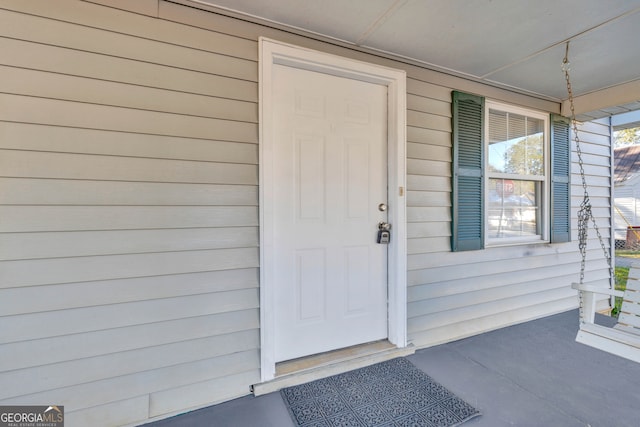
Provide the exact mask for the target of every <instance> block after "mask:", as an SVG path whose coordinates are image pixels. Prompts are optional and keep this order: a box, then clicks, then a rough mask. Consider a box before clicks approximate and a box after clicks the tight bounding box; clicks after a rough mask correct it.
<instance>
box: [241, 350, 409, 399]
mask: <svg viewBox="0 0 640 427" xmlns="http://www.w3.org/2000/svg"><path fill="white" fill-rule="evenodd" d="M415 351H416V350H415V347H414V346H413V345H412V344H410V345H409V346H407V347H404V348H398V347H396V346H395V345H394V344H391V343H390V342H389V341H387V340H381V341H374V342H370V343H366V344H360V345H355V346H352V347H347V348H343V349H339V350H333V351H329V352H326V353H320V354H314V355H311V356H307V357H301V358H299V359H293V360H287V361H285V362H280V363H277V364H276V377H275V378H274V379H273V380H270V381H266V382H264V383H259V384H254V385H252V386H251V390H252V391H253V394H254V395H255V396H260V395H263V394H267V393H271V392H274V391H278V390H280V389H282V388H285V387H291V386H294V385H299V384H304V383H307V382H310V381H315V380H317V379H320V378H326V377H330V376H332V375H337V374H341V373H343V372H348V371H352V370H354V369H358V368H363V367H365V366H369V365H374V364H376V363H380V362H384V361H385V360H389V359H395V358H396V357H404V356H409V355H411V354H413V353H415Z"/></svg>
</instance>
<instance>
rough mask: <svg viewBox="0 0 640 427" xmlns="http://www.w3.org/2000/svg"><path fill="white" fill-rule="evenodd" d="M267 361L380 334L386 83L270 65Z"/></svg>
mask: <svg viewBox="0 0 640 427" xmlns="http://www.w3.org/2000/svg"><path fill="white" fill-rule="evenodd" d="M273 77H274V78H273V84H274V87H273V94H274V109H273V111H272V114H273V121H274V124H275V130H274V133H275V135H274V146H273V150H274V153H273V170H274V177H273V179H274V183H273V187H274V194H273V195H274V203H273V206H274V208H273V209H274V212H273V216H274V218H275V220H274V239H273V241H274V248H273V259H274V281H275V309H276V313H275V344H276V345H275V347H276V349H275V350H276V360H277V361H282V360H288V359H292V358H296V357H301V356H305V355H309V354H315V353H320V352H324V351H328V350H332V349H336V348H342V347H347V346H351V345H355V344H360V343H363V342H368V341H373V340H378V339H383V338H385V337H387V316H388V315H387V246H386V245H379V244H377V243H376V235H377V224H378V223H379V222H380V221H386V220H387V213H386V212H381V211H379V210H378V204H379V203H387V88H386V86H382V85H377V84H373V83H366V82H362V81H358V80H352V79H347V78H343V77H337V76H332V75H327V74H323V73H318V72H312V71H306V70H301V69H296V68H292V67H287V66H283V65H275V66H274V70H273Z"/></svg>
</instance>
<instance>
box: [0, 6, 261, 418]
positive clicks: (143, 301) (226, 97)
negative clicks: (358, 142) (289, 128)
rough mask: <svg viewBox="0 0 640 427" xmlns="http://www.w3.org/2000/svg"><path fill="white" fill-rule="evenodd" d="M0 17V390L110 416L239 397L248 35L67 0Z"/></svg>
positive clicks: (250, 260)
mask: <svg viewBox="0 0 640 427" xmlns="http://www.w3.org/2000/svg"><path fill="white" fill-rule="evenodd" d="M154 5H155V15H157V10H158V2H157V1H152V2H149V1H147V2H145V3H144V4H142V3H141V2H140V3H138V4H137V6H133V5H132V6H131V7H133V8H136V12H142V13H145V14H149V15H154V13H153V9H154ZM119 6H121V7H124V6H126V4H125V3H123V2H120V3H119ZM0 28H2V30H0V49H1V50H2V51H3V52H4V53H5V54H4V55H3V56H2V58H1V59H0V239H1V240H2V245H0V277H1V278H2V280H0V322H1V323H2V325H3V327H2V328H1V329H0V343H1V345H2V354H3V355H4V356H5V357H2V358H1V360H0V383H2V384H4V385H6V386H5V387H2V390H1V391H0V404H15V403H18V402H19V403H21V404H30V403H36V402H42V401H55V402H57V403H59V404H63V405H65V409H66V413H67V414H66V415H67V422H68V423H69V424H77V425H97V424H100V425H105V424H107V425H122V424H134V423H140V422H144V421H145V420H148V419H149V418H153V417H155V416H159V415H162V414H166V413H169V412H175V411H178V410H181V411H183V410H185V409H187V408H192V407H196V406H199V405H202V404H204V403H206V402H214V401H220V400H226V399H230V398H233V397H237V396H240V395H243V394H247V393H248V392H249V385H250V384H252V383H255V382H257V381H258V379H259V372H258V368H259V323H258V309H259V297H258V286H259V284H258V267H259V265H258V228H257V226H258V190H257V185H258V164H257V163H258V146H257V142H258V105H257V88H258V86H257V62H256V61H257V42H256V41H248V40H245V39H242V38H238V37H235V36H231V35H224V34H221V33H215V32H211V31H207V30H202V29H198V28H195V27H190V26H185V25H182V24H176V23H173V22H169V21H167V20H159V19H153V18H150V17H148V16H144V15H140V14H132V13H130V12H126V11H123V10H118V9H115V8H109V7H103V6H99V5H95V4H91V3H89V2H81V1H76V0H63V1H60V2H56V4H55V5H53V4H51V3H49V2H7V3H5V4H3V8H2V9H0ZM43 349H46V350H43ZM7 356H8V357H7ZM112 411H113V412H114V413H112Z"/></svg>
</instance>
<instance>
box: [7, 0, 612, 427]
mask: <svg viewBox="0 0 640 427" xmlns="http://www.w3.org/2000/svg"><path fill="white" fill-rule="evenodd" d="M99 3H102V4H99ZM127 8H129V9H130V11H128V10H123V9H127ZM259 36H267V37H270V38H273V39H278V40H282V41H284V42H289V43H293V44H297V45H301V46H305V47H309V48H313V49H317V50H321V51H325V52H329V53H334V54H338V55H343V56H350V57H353V58H356V59H359V60H363V61H368V62H373V63H378V64H382V65H386V66H390V67H395V68H402V69H404V70H406V71H407V74H408V80H407V122H408V127H407V135H408V137H407V223H408V254H409V255H408V260H407V262H408V313H409V314H408V330H409V337H408V338H409V340H410V341H411V342H413V344H414V345H416V346H417V347H422V346H430V345H434V344H438V343H442V342H446V341H450V340H454V339H457V338H461V337H464V336H468V335H472V334H476V333H480V332H483V331H487V330H491V329H495V328H499V327H502V326H506V325H509V324H513V323H517V322H522V321H526V320H529V319H533V318H536V317H541V316H545V315H549V314H552V313H556V312H560V311H564V310H567V309H570V308H573V307H575V306H576V305H577V299H576V296H575V291H572V290H571V289H570V286H569V284H570V283H571V282H572V281H575V280H576V278H577V273H578V269H579V258H578V256H577V254H576V248H577V244H576V242H575V237H576V236H577V234H576V230H575V229H574V233H573V235H574V241H573V242H572V243H567V244H560V245H544V244H542V245H526V246H513V247H502V248H491V249H485V250H482V251H473V252H458V253H454V252H451V251H450V234H451V232H450V221H451V212H450V209H451V202H450V192H451V182H450V181H451V91H452V90H453V89H457V90H464V91H468V92H473V93H477V94H480V95H483V96H486V97H488V98H491V99H495V100H498V101H503V102H509V103H513V104H517V105H521V106H526V107H530V108H535V109H538V110H541V111H547V112H558V111H559V105H558V104H555V103H551V102H548V101H545V100H540V99H538V98H533V97H527V96H524V95H521V94H516V93H513V92H509V91H506V90H502V89H498V88H494V87H489V86H485V85H482V84H479V83H476V82H472V81H468V80H463V79H460V78H457V77H453V76H450V75H446V74H441V73H437V72H434V71H430V70H426V69H423V68H420V67H416V66H413V65H407V64H403V63H400V62H395V61H392V60H389V59H384V58H380V57H377V56H374V55H369V54H366V53H362V52H358V51H354V50H351V49H348V48H346V47H340V46H337V45H332V44H327V43H325V42H322V41H319V40H313V39H309V38H305V37H302V36H298V35H295V34H291V33H287V32H282V31H279V30H276V29H270V28H266V27H262V26H259V25H256V24H253V23H249V22H245V21H238V20H235V19H232V18H230V17H225V16H221V15H217V14H213V13H209V12H204V11H199V10H196V9H193V8H188V7H185V6H182V5H179V4H175V3H170V2H165V1H162V0H144V1H136V2H131V1H123V0H100V1H98V0H96V1H94V2H86V1H80V0H59V1H56V2H55V3H54V2H48V1H30V2H24V1H21V0H2V1H0V44H1V49H2V52H4V55H2V60H1V61H0V62H1V65H0V77H1V78H0V86H1V87H2V88H1V90H0V93H1V94H0V171H1V173H0V176H2V178H0V233H1V235H0V238H1V239H2V244H1V245H0V255H1V258H0V317H1V322H2V328H0V346H1V349H0V353H1V354H2V357H1V358H0V383H1V384H3V387H0V405H9V404H44V403H47V404H48V403H55V404H62V405H65V409H66V411H67V421H68V423H69V425H92V424H95V423H98V424H106V425H127V424H139V423H141V422H144V421H146V420H148V419H154V418H161V417H166V416H168V415H171V414H175V413H179V412H183V411H185V410H188V409H191V408H196V407H200V406H206V405H209V404H212V403H216V402H220V401H224V400H229V399H232V398H234V397H238V396H241V395H245V394H248V393H249V386H250V385H251V384H254V383H257V382H258V381H259V378H260V373H259V367H260V358H259V324H258V323H259V322H258V319H259V298H258V290H259V283H258V268H259V265H258V264H259V263H258V244H259V242H258V221H259V218H258V196H257V194H258V188H257V185H258V62H257V61H258V43H257V40H258V37H259ZM560 77H561V76H560ZM583 128H584V136H583V139H584V145H583V148H582V150H583V153H584V154H585V160H586V162H585V163H586V164H585V170H586V172H587V174H588V175H589V176H588V179H589V182H590V183H592V184H593V185H594V189H593V190H592V191H591V195H592V199H591V200H592V202H593V203H594V206H595V209H594V212H595V213H596V215H597V216H598V218H599V223H600V225H601V231H603V233H604V234H605V236H607V235H608V234H609V233H610V218H609V211H608V209H609V206H610V184H609V183H610V176H611V175H610V170H611V167H610V148H609V147H610V139H609V128H608V126H605V124H604V123H589V124H586V125H585V126H584V127H583ZM574 161H575V158H574ZM576 168H577V166H575V167H574V171H573V172H574V175H575V174H576V173H577V172H578V170H577V169H576ZM573 187H574V195H575V197H574V202H573V203H574V206H577V205H578V204H579V202H580V200H579V196H580V195H581V194H582V190H581V188H580V180H579V178H578V177H576V176H574V178H573ZM576 209H577V208H574V212H573V213H574V216H575V210H576ZM590 243H591V242H590ZM590 248H593V249H590V252H589V254H590V258H593V259H594V260H595V261H594V262H592V263H589V266H588V272H587V276H588V281H589V282H590V283H594V284H601V285H602V286H608V283H609V278H608V271H607V268H606V263H605V262H604V261H603V260H601V259H600V257H599V252H600V248H599V245H598V244H597V242H595V243H594V244H591V245H590ZM461 266H464V268H461Z"/></svg>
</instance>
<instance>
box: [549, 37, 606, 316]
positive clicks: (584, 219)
mask: <svg viewBox="0 0 640 427" xmlns="http://www.w3.org/2000/svg"><path fill="white" fill-rule="evenodd" d="M569 69H570V63H569V42H567V46H566V50H565V55H564V59H563V61H562V71H563V72H564V78H565V80H566V82H567V94H568V95H569V107H570V109H571V126H572V131H573V140H574V141H575V145H576V153H577V155H578V165H579V166H580V178H581V179H582V189H583V198H582V203H580V209H578V249H579V250H580V255H581V261H580V284H581V285H582V284H583V282H584V272H585V267H586V261H587V238H588V230H589V221H591V222H592V223H593V229H594V230H595V231H596V235H597V236H598V241H599V242H600V246H601V247H602V252H603V253H604V256H605V258H606V260H607V264H608V266H609V276H610V277H613V264H612V262H611V253H610V251H608V250H607V247H606V245H605V244H604V239H603V238H602V234H601V233H600V230H599V229H598V224H597V223H596V219H595V217H594V216H593V211H592V209H591V200H590V199H589V191H588V187H587V179H586V175H585V172H584V161H583V159H582V149H581V148H580V137H579V134H578V122H577V120H576V111H575V107H574V103H573V90H572V88H571V77H570V75H569ZM580 296H581V297H582V295H580ZM580 306H581V308H582V301H581V303H580Z"/></svg>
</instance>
